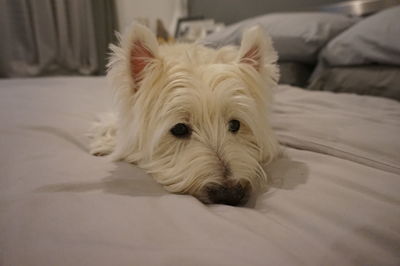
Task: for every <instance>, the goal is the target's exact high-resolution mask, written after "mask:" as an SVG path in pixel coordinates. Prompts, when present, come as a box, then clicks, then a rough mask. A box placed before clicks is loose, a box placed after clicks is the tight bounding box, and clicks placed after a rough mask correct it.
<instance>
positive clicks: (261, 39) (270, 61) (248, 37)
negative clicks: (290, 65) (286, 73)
mask: <svg viewBox="0 0 400 266" xmlns="http://www.w3.org/2000/svg"><path fill="white" fill-rule="evenodd" d="M277 59H278V56H277V53H276V51H275V49H274V47H273V45H272V40H271V38H270V37H269V36H268V35H267V34H266V33H265V31H264V30H263V29H262V28H261V27H260V26H254V27H252V28H250V29H248V30H246V31H245V32H244V33H243V36H242V42H241V45H240V50H239V59H238V60H239V62H240V63H244V64H249V65H251V66H252V67H254V68H255V69H256V70H257V71H258V72H261V71H262V70H263V69H264V67H265V66H266V65H275V63H276V61H277Z"/></svg>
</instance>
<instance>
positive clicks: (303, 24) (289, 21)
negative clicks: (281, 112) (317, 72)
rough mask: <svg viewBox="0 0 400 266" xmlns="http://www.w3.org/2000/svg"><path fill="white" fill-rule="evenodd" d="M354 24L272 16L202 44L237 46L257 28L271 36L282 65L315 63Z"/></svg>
mask: <svg viewBox="0 0 400 266" xmlns="http://www.w3.org/2000/svg"><path fill="white" fill-rule="evenodd" d="M355 21H356V20H355V19H352V18H349V17H346V16H344V15H340V14H330V13H324V12H293V13H273V14H268V15H264V16H260V17H255V18H252V19H247V20H244V21H242V22H239V23H236V24H233V25H230V26H228V27H226V28H225V29H224V30H222V31H220V32H216V33H213V34H211V35H209V36H207V37H206V38H205V39H203V40H202V41H201V43H203V44H205V45H208V46H211V47H214V48H216V47H221V46H224V45H230V44H231V45H239V43H240V40H241V36H242V32H243V31H244V30H245V29H246V28H248V27H251V26H254V25H260V26H261V27H263V28H264V29H265V30H266V31H267V32H268V33H269V35H270V36H271V38H272V40H273V42H274V46H275V49H276V50H277V51H278V55H279V59H280V60H281V61H296V62H303V63H314V62H316V60H317V55H318V52H319V50H320V49H321V48H322V47H323V46H324V45H325V44H326V43H327V42H328V41H329V40H330V39H332V38H333V37H334V36H336V35H337V34H339V33H340V32H342V31H343V30H345V29H346V28H348V27H349V26H351V25H352V24H353V23H354V22H355Z"/></svg>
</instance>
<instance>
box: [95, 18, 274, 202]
mask: <svg viewBox="0 0 400 266" xmlns="http://www.w3.org/2000/svg"><path fill="white" fill-rule="evenodd" d="M135 45H139V46H141V48H143V47H144V48H145V49H146V51H147V52H148V53H145V55H143V54H141V55H139V56H138V58H134V59H135V60H142V61H140V62H143V64H144V65H145V67H144V69H143V71H141V73H140V75H139V76H136V77H135V76H134V75H135V74H133V73H132V67H133V66H132V62H133V61H132V58H133V57H135V51H136V50H135V49H136V48H137V47H134V46H135ZM139 48H140V47H139ZM111 49H112V51H113V54H112V58H111V61H110V63H109V72H108V77H109V79H110V80H111V84H112V88H113V91H114V100H115V107H116V109H115V115H109V116H107V117H104V118H103V119H102V120H100V121H99V122H98V123H96V124H95V125H94V127H93V132H92V134H91V135H92V137H93V140H92V144H91V153H92V154H97V155H106V154H110V156H111V158H112V159H114V160H125V161H127V162H130V163H135V164H137V165H138V166H139V167H142V168H144V169H145V170H146V171H147V172H148V173H150V174H152V175H153V177H154V178H155V179H156V181H157V182H159V183H160V184H162V185H163V186H164V187H165V188H166V189H167V190H168V191H171V192H175V193H189V194H192V195H194V196H196V197H198V198H199V199H201V200H203V201H204V202H207V199H206V196H205V193H204V188H205V187H206V186H207V185H209V184H223V183H224V182H226V181H227V180H234V181H238V182H245V181H247V182H249V183H250V184H251V186H252V187H253V188H256V187H260V186H264V185H266V181H267V178H266V174H265V173H264V171H263V169H262V167H261V164H262V163H268V162H269V161H271V160H272V159H273V158H274V157H275V156H276V155H277V154H278V152H279V148H278V147H279V146H278V144H277V141H276V138H275V136H274V133H273V132H272V130H271V128H270V126H269V122H268V109H269V106H270V104H271V88H272V87H273V86H275V85H276V81H277V80H278V76H279V74H278V68H277V66H276V64H275V63H276V60H277V55H276V52H275V50H274V49H273V46H272V43H271V40H270V38H268V37H267V36H265V35H264V33H263V32H262V30H261V29H260V28H258V27H255V28H251V29H249V30H247V31H246V32H245V33H244V35H243V40H242V44H241V46H240V48H239V49H238V48H236V47H224V48H221V49H219V50H213V49H209V48H206V47H203V46H200V45H197V44H173V45H168V44H167V45H162V46H159V45H158V44H157V40H156V38H155V36H154V35H153V34H152V33H151V32H150V31H149V30H148V29H146V28H145V27H143V26H141V25H138V24H134V25H132V26H131V27H130V28H129V29H128V30H127V31H126V32H125V33H124V34H122V35H121V36H120V44H119V45H118V46H112V47H111ZM149 55H150V56H149ZM134 62H137V61H134ZM231 119H237V120H239V121H240V123H241V128H240V130H239V132H238V133H237V134H233V133H231V132H229V131H228V122H229V121H230V120H231ZM177 123H186V124H187V125H190V127H191V128H192V135H191V136H190V138H187V139H178V138H176V137H174V136H173V135H172V134H171V133H170V129H171V128H172V127H173V126H174V125H175V124H177Z"/></svg>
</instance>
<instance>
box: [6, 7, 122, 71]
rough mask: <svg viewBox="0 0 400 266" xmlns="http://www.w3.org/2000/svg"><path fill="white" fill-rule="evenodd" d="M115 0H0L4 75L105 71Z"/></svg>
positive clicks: (113, 25)
mask: <svg viewBox="0 0 400 266" xmlns="http://www.w3.org/2000/svg"><path fill="white" fill-rule="evenodd" d="M116 21H117V20H116V9H115V4H114V1H112V0H0V38H1V40H0V76H1V77H20V76H38V75H57V74H82V75H100V74H104V73H105V64H106V61H107V52H108V44H109V43H110V42H114V41H115V39H114V38H115V37H114V30H115V29H116V28H117V22H116Z"/></svg>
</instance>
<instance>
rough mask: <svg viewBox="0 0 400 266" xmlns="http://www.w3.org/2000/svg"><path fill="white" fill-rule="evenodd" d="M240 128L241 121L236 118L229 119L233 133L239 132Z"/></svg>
mask: <svg viewBox="0 0 400 266" xmlns="http://www.w3.org/2000/svg"><path fill="white" fill-rule="evenodd" d="M239 129H240V122H239V121H238V120H236V119H232V120H231V121H229V131H230V132H232V133H236V132H238V131H239Z"/></svg>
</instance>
